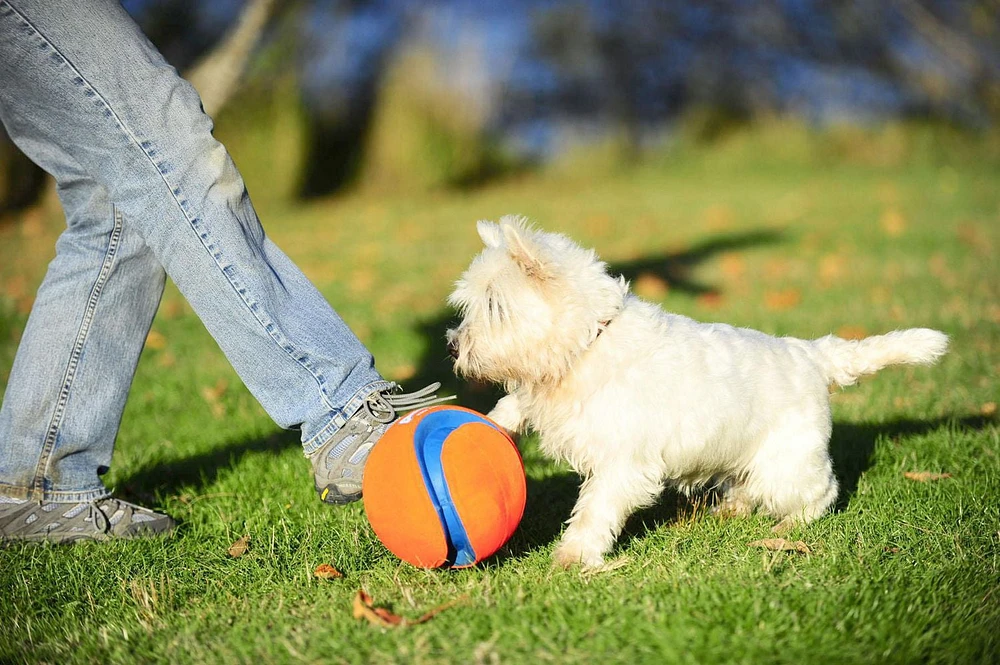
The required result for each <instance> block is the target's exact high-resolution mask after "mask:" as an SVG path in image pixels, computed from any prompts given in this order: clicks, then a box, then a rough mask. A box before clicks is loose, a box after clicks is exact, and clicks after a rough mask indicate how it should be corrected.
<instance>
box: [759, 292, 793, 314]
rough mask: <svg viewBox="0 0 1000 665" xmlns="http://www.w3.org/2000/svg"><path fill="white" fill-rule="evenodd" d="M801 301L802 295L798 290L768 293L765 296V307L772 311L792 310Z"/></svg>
mask: <svg viewBox="0 0 1000 665" xmlns="http://www.w3.org/2000/svg"><path fill="white" fill-rule="evenodd" d="M801 300H802V294H801V293H800V292H799V290H798V289H785V290H784V291H768V292H767V293H765V294H764V305H765V306H766V307H767V308H768V309H772V310H783V309H791V308H793V307H795V306H796V305H798V304H799V302H800V301H801Z"/></svg>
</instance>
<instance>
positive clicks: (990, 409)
mask: <svg viewBox="0 0 1000 665" xmlns="http://www.w3.org/2000/svg"><path fill="white" fill-rule="evenodd" d="M996 412H997V403H996V402H986V403H985V404H983V405H982V406H981V407H979V413H980V414H982V415H984V416H986V417H987V418H989V417H991V416H993V414H995V413H996Z"/></svg>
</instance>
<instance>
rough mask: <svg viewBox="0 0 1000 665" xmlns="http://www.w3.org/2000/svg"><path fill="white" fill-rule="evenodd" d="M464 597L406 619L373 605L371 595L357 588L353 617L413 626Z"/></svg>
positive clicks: (377, 623) (379, 623)
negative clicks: (416, 616) (414, 617)
mask: <svg viewBox="0 0 1000 665" xmlns="http://www.w3.org/2000/svg"><path fill="white" fill-rule="evenodd" d="M466 598H467V597H466V596H459V597H458V598H456V599H455V600H452V601H450V602H447V603H444V604H443V605H438V606H437V607H435V608H434V609H432V610H430V611H428V612H425V613H424V614H423V615H421V616H420V617H418V618H416V619H407V618H406V617H402V616H399V615H398V614H393V613H392V612H390V611H389V610H387V609H385V608H384V607H375V604H374V601H373V600H372V597H371V596H370V595H368V593H367V592H366V591H365V590H364V589H358V593H357V595H355V596H354V618H355V619H358V620H361V619H364V620H365V621H367V622H368V623H370V624H373V625H375V626H381V627H382V628H395V627H396V626H415V625H417V624H421V623H424V622H426V621H430V620H431V619H432V618H434V616H435V615H437V614H439V613H441V612H443V611H444V610H446V609H448V608H450V607H454V606H455V605H457V604H459V603H461V602H464V601H465V600H466Z"/></svg>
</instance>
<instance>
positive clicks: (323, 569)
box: [313, 563, 344, 580]
mask: <svg viewBox="0 0 1000 665" xmlns="http://www.w3.org/2000/svg"><path fill="white" fill-rule="evenodd" d="M313 575H315V576H316V577H318V578H320V579H321V580H335V579H337V578H340V577H343V576H344V574H343V573H342V572H340V571H339V570H337V569H336V568H334V567H333V566H331V565H330V564H328V563H321V564H319V565H318V566H316V570H314V571H313Z"/></svg>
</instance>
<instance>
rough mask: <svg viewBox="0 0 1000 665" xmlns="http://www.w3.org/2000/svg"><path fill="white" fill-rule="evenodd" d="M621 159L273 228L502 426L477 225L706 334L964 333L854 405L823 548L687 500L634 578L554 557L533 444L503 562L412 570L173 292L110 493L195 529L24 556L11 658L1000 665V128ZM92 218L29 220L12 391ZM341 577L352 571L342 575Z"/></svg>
mask: <svg viewBox="0 0 1000 665" xmlns="http://www.w3.org/2000/svg"><path fill="white" fill-rule="evenodd" d="M234 152H235V153H236V154H235V156H236V159H237V163H238V164H240V165H241V166H243V167H244V170H245V172H246V176H247V181H248V185H249V188H250V192H251V195H254V192H255V191H258V190H260V191H264V190H265V189H266V188H267V186H268V178H269V177H270V174H268V173H267V172H265V171H264V170H261V169H255V168H254V167H255V165H254V164H253V163H252V162H253V160H249V161H248V163H247V164H243V162H242V161H241V156H240V154H239V153H238V152H236V151H235V150H234ZM598 157H599V155H598V156H592V157H591V159H592V160H593V162H592V163H588V164H585V165H584V166H583V167H581V166H580V163H579V161H578V162H577V163H576V165H572V166H566V167H564V168H555V167H554V168H551V169H548V170H546V171H543V172H539V173H530V174H522V175H517V176H512V177H511V178H510V179H508V180H505V181H501V182H497V183H494V184H491V185H489V186H487V187H483V188H480V189H475V190H469V191H461V192H450V193H429V194H413V195H406V196H403V195H397V196H380V195H378V194H377V193H367V194H354V195H346V196H341V197H338V198H334V199H323V200H317V201H313V202H308V203H290V202H284V201H280V200H273V199H270V198H269V197H267V196H261V197H260V201H261V203H260V205H259V212H260V213H261V217H262V219H263V221H264V225H265V228H266V229H267V231H268V232H269V234H270V235H271V236H272V237H273V239H274V240H275V241H276V242H277V243H278V244H279V245H280V246H281V247H282V248H284V249H285V250H286V252H287V253H288V254H289V255H290V256H291V257H292V258H293V259H294V260H295V261H296V262H298V263H299V265H300V266H301V267H302V268H303V270H304V271H305V272H306V273H307V274H308V275H309V276H310V277H311V278H312V279H313V280H314V281H315V282H316V284H317V285H318V286H319V287H320V289H321V290H322V291H323V293H324V294H325V296H326V297H327V298H328V299H329V300H330V302H331V303H332V304H333V305H334V306H335V307H336V308H337V310H338V311H339V312H340V313H341V315H342V316H343V317H344V318H345V319H346V320H347V321H348V322H349V323H350V324H351V326H352V327H353V328H354V329H355V330H356V331H357V333H358V334H359V336H360V337H361V338H362V339H363V340H364V341H365V342H366V343H367V344H368V345H369V346H370V348H371V349H372V350H373V351H374V353H375V355H376V358H377V359H378V365H379V368H380V370H381V371H382V372H383V374H385V375H386V376H387V377H389V378H393V379H396V380H399V381H401V382H403V383H404V385H406V386H407V387H412V388H416V387H419V386H420V385H423V383H424V382H427V381H431V380H439V381H442V382H443V383H444V384H445V386H446V388H447V389H448V390H450V391H453V392H455V393H457V394H458V395H459V399H460V402H461V403H462V404H465V405H467V406H471V407H473V408H477V409H480V410H486V409H489V408H490V406H491V405H492V400H494V399H495V398H496V397H497V393H496V392H494V391H493V390H492V389H489V388H485V387H481V386H471V385H467V384H464V383H462V382H460V381H458V380H457V379H456V378H455V377H454V376H453V375H452V373H451V369H450V363H449V362H448V359H447V352H446V350H445V348H444V340H443V335H444V330H445V328H446V327H447V325H448V323H449V321H451V320H452V318H453V312H450V311H449V310H448V309H447V307H446V305H445V298H446V296H447V294H448V292H449V290H450V287H451V284H452V282H453V281H454V280H455V279H456V278H457V277H458V275H459V274H460V273H461V271H462V270H463V269H464V267H465V266H466V265H467V263H468V261H469V260H470V259H471V257H472V256H473V255H474V254H475V253H476V252H477V251H478V247H479V240H478V237H477V236H476V233H475V227H474V224H473V223H474V221H475V220H477V219H482V218H489V219H496V218H498V217H499V216H500V215H502V214H505V213H510V212H516V213H521V214H525V215H528V216H529V217H531V218H532V219H534V220H535V221H536V222H537V223H538V224H539V225H541V226H542V227H544V228H546V229H549V230H556V231H562V232H565V233H567V234H570V235H571V236H573V237H574V238H575V239H577V240H578V241H580V242H581V243H584V244H586V245H590V246H593V247H595V248H596V249H597V250H598V252H599V253H600V254H601V256H602V257H603V258H604V259H605V260H607V261H608V262H609V264H610V265H611V268H612V270H614V271H617V272H620V273H623V274H625V275H627V276H628V277H629V279H630V280H631V281H632V284H633V287H634V288H635V290H636V291H637V292H638V293H639V294H640V295H642V296H644V297H647V298H649V299H651V300H654V301H657V302H660V303H662V305H663V306H664V307H666V308H668V309H670V310H673V311H677V312H680V313H683V314H687V315H691V316H694V317H696V318H698V319H702V320H717V321H724V322H727V323H732V324H735V325H740V326H750V327H754V328H758V329H761V330H764V331H766V332H768V333H773V334H779V335H796V336H800V337H807V338H809V337H818V336H822V335H825V334H828V333H830V332H837V333H839V334H841V335H843V336H849V337H856V336H859V335H864V334H874V333H878V332H884V331H888V330H892V329H896V328H903V327H913V326H928V327H933V328H938V329H941V330H943V331H945V332H947V333H948V334H949V335H950V336H951V338H952V349H951V351H950V353H949V354H948V355H947V356H946V357H945V358H944V359H943V360H942V362H941V363H940V364H939V365H937V366H935V367H932V368H891V369H887V370H885V371H884V372H882V373H881V374H879V375H878V376H876V377H872V378H869V379H866V380H864V381H863V382H862V383H861V385H859V386H856V387H853V388H849V389H845V390H843V391H840V392H838V393H836V394H835V395H834V396H833V398H832V399H833V405H834V418H835V425H834V432H833V441H832V444H831V445H832V449H833V452H834V457H835V463H836V467H837V473H838V475H839V477H840V480H841V486H842V489H841V496H840V500H839V502H838V506H837V510H836V511H835V512H834V513H833V514H831V515H829V516H826V517H824V518H822V519H820V520H819V521H817V522H815V523H814V524H811V525H809V526H806V527H802V528H799V529H797V530H795V531H793V532H792V533H791V534H789V535H788V537H789V538H790V539H791V540H794V541H801V542H802V543H803V544H805V545H806V547H807V548H808V553H802V552H784V551H770V550H767V549H762V548H759V547H755V546H751V545H750V543H752V542H754V541H758V540H760V539H764V538H769V537H771V532H770V527H771V522H770V521H769V520H768V519H766V518H764V517H753V518H749V519H722V518H718V517H715V516H712V515H710V514H708V512H707V511H706V509H705V502H704V501H702V500H695V501H690V502H689V501H687V500H684V499H681V498H679V497H677V496H675V495H673V494H670V493H669V492H668V493H666V494H665V495H664V496H663V498H662V500H661V502H660V503H659V504H658V505H657V506H655V507H653V508H650V509H647V510H645V511H643V512H642V513H640V514H638V515H636V516H634V517H633V518H632V519H631V520H630V522H629V524H628V526H627V529H626V533H625V534H624V535H623V536H622V538H621V539H620V541H619V544H618V547H617V549H616V550H615V552H614V553H613V557H614V558H615V560H616V564H617V567H615V568H614V569H612V570H608V571H606V572H603V573H600V574H595V575H584V574H581V573H580V572H579V571H563V570H557V569H553V568H552V567H551V565H550V554H551V550H552V546H553V544H554V542H555V540H556V538H557V537H558V534H559V532H560V530H561V528H562V521H563V520H564V519H565V518H566V517H567V516H568V514H569V510H570V508H571V506H572V504H573V501H574V498H575V493H576V488H577V485H578V482H579V480H578V478H577V477H576V476H575V475H573V474H572V473H571V472H570V471H569V470H568V469H567V468H565V467H563V466H559V465H555V464H553V463H550V462H549V461H547V460H545V459H543V458H542V457H541V456H540V455H539V453H538V451H537V446H536V442H535V441H534V440H533V439H532V438H531V437H528V438H527V439H526V440H525V441H524V442H523V444H522V452H523V456H524V460H525V467H526V471H527V475H528V506H527V510H526V514H525V517H524V520H523V522H522V524H521V527H520V529H519V531H518V532H517V533H516V534H515V536H514V538H513V539H512V540H511V541H510V542H509V543H508V545H507V546H506V547H504V548H503V549H502V550H501V552H500V553H499V554H498V555H497V556H495V557H494V558H492V559H490V560H488V561H487V562H485V563H483V564H481V565H480V566H478V567H476V568H473V569H468V570H462V571H451V572H449V571H425V570H419V569H415V568H413V567H410V566H409V565H406V564H403V563H401V562H399V560H397V559H396V558H395V557H393V555H391V554H390V553H389V552H387V551H386V550H385V549H383V548H382V546H381V545H380V544H379V542H378V540H377V539H376V538H375V536H374V534H373V532H372V531H371V529H370V527H369V526H368V524H367V522H366V520H365V516H364V511H363V508H362V506H361V505H360V504H353V505H350V506H347V507H342V508H331V507H328V506H324V505H322V504H320V503H319V501H318V500H317V498H316V496H315V494H314V491H313V489H312V484H311V482H312V481H311V475H310V473H309V467H308V463H307V461H306V460H305V459H304V458H303V456H302V454H301V451H300V450H299V449H298V448H297V439H296V437H295V435H294V433H289V432H282V431H280V430H279V429H278V428H277V427H276V426H275V425H274V424H273V423H271V422H270V420H269V419H268V418H267V416H266V415H265V414H264V412H263V410H262V409H261V408H260V407H259V406H258V405H257V404H256V403H255V402H254V400H253V398H252V397H251V396H250V394H249V393H248V392H247V390H246V389H245V388H244V387H243V386H242V384H241V383H240V381H239V379H238V377H237V376H236V375H235V373H234V372H233V371H232V369H231V368H230V367H229V365H228V364H227V362H226V360H225V358H224V357H223V356H222V354H221V352H220V351H219V350H218V348H217V347H216V345H215V343H214V342H213V341H212V339H211V338H210V337H209V336H208V334H207V332H206V331H205V330H204V328H203V327H202V326H201V324H200V322H199V321H198V319H197V318H196V317H195V316H194V314H193V312H192V311H191V309H190V307H189V306H188V305H187V304H186V303H185V302H184V301H183V299H182V298H181V297H180V295H179V294H178V293H177V291H176V289H175V288H173V287H172V286H169V287H168V290H167V293H166V295H165V297H164V301H163V304H162V306H161V309H160V312H159V314H158V315H157V319H156V321H155V323H154V326H153V332H152V333H151V335H150V338H149V340H148V342H147V347H146V349H145V351H144V354H143V358H142V362H141V365H140V367H139V371H138V374H137V376H136V379H135V384H134V387H133V391H132V395H131V399H130V401H129V404H128V407H127V411H126V413H125V417H124V421H123V424H122V428H121V432H120V435H119V438H118V443H117V448H116V453H115V455H116V457H115V463H114V466H113V468H112V470H111V472H110V473H109V474H108V475H107V476H106V482H107V483H108V484H109V486H111V487H113V488H114V489H115V491H116V492H117V493H118V494H119V495H121V496H123V497H126V498H130V499H132V500H135V501H138V502H141V503H145V504H147V505H149V506H152V507H156V508H159V509H163V510H165V511H167V512H169V513H171V514H172V515H174V516H175V517H177V518H178V519H179V520H180V522H181V525H180V527H179V529H178V530H177V532H176V535H175V536H172V537H169V538H166V539H162V540H155V541H146V542H127V543H122V542H114V543H107V544H100V545H91V544H88V545H78V546H73V547H38V546H13V547H10V548H7V549H3V550H0V627H2V628H0V662H53V663H54V662H60V663H78V662H79V663H93V662H100V663H133V662H156V663H160V662H162V663H234V662H257V663H262V662H266V663H270V662H300V661H304V662H316V663H339V662H345V663H369V662H374V663H394V662H415V663H450V662H462V663H465V662H483V663H522V662H560V663H561V662H567V663H574V662H602V663H610V662H623V663H624V662H628V663H633V662H651V663H652V662H655V663H706V662H715V663H784V662H787V663H858V662H876V663H896V662H900V663H911V662H928V663H938V662H941V663H944V662H948V663H977V662H979V663H988V662H997V660H998V659H1000V633H998V628H1000V458H998V456H1000V427H998V423H997V419H996V415H995V412H996V408H997V407H996V404H997V402H998V401H1000V399H998V398H1000V390H998V386H1000V383H998V378H997V377H998V375H1000V263H998V261H997V259H998V250H1000V150H998V149H997V142H996V139H995V138H993V139H988V140H981V139H980V138H972V139H963V138H961V137H957V138H956V137H953V136H950V135H946V134H942V133H939V132H932V131H927V130H922V129H912V128H911V129H900V128H890V129H887V130H884V131H877V132H871V133H869V134H863V133H862V134H858V133H854V134H852V133H849V132H848V133H841V134H835V135H830V136H824V137H815V136H812V135H810V134H809V133H808V132H804V131H802V130H801V129H796V128H794V127H782V126H775V127H766V128H763V129H760V130H757V131H755V132H749V133H744V132H740V133H736V134H733V135H730V136H728V137H724V138H722V139H721V140H719V141H718V142H717V143H716V144H714V145H712V146H709V147H701V148H690V147H683V146H679V147H677V148H675V149H674V150H671V151H666V152H664V153H663V154H660V155H655V156H652V157H650V158H649V159H647V160H646V161H644V162H643V163H642V164H639V165H634V166H629V167H618V166H613V165H604V164H602V163H601V162H600V160H599V159H598ZM580 159H587V157H586V156H583V157H578V160H580ZM62 223H63V222H62V220H61V218H60V216H59V212H58V209H57V208H56V207H55V206H53V205H52V204H51V203H49V204H47V205H46V206H44V207H42V208H40V209H37V210H34V211H32V212H31V213H29V214H28V215H27V216H25V217H24V218H23V219H21V220H18V221H16V222H14V223H7V224H6V225H4V226H2V227H0V292H2V296H0V384H5V383H6V377H7V374H8V372H9V369H10V365H11V362H12V359H13V354H14V350H15V348H16V344H17V340H18V338H19V335H20V333H21V330H22V328H23V325H24V322H25V319H26V313H27V309H28V308H29V307H30V303H31V294H32V293H33V291H34V288H35V286H37V283H38V281H39V280H40V279H41V276H42V274H43V271H44V265H45V262H46V261H47V260H48V259H49V257H50V256H51V255H52V253H53V247H52V243H53V241H54V238H55V235H56V234H57V233H58V229H59V226H60V225H61V224H62ZM913 472H929V473H933V474H942V477H934V476H932V477H931V478H930V479H928V478H926V477H921V476H917V479H912V478H910V477H907V475H905V474H907V473H913ZM934 478H936V479H934ZM241 536H249V546H248V548H247V550H246V552H245V553H244V554H242V555H241V556H238V557H232V556H230V555H229V554H228V550H229V548H230V546H231V545H232V544H233V543H234V541H236V540H237V539H238V538H240V537H241ZM324 563H325V564H331V565H333V566H334V567H336V568H337V569H338V570H340V571H342V572H343V574H344V576H343V577H342V578H339V579H332V580H324V579H318V578H317V577H315V576H314V570H315V569H316V567H317V566H319V565H320V564H324ZM361 588H363V589H365V590H367V591H368V593H370V594H371V595H372V597H373V598H374V600H375V603H376V604H377V605H380V606H383V607H388V608H391V609H392V610H393V611H395V612H396V613H398V614H401V615H404V616H407V617H410V618H414V617H417V616H419V615H421V614H423V613H424V612H426V611H428V610H430V609H432V608H434V607H437V606H439V605H441V604H443V603H449V602H452V601H457V604H456V605H455V606H453V607H451V608H449V609H446V610H444V611H443V612H441V613H440V614H438V615H437V616H435V617H434V618H433V619H431V620H430V621H428V622H427V623H424V624H421V625H415V626H408V627H402V628H393V629H384V628H379V627H376V626H373V625H370V624H369V623H367V622H364V621H359V620H356V619H355V618H354V617H353V616H352V601H353V599H354V597H355V595H356V593H357V591H358V589H361Z"/></svg>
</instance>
